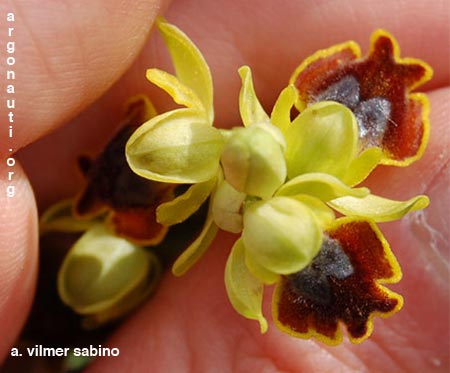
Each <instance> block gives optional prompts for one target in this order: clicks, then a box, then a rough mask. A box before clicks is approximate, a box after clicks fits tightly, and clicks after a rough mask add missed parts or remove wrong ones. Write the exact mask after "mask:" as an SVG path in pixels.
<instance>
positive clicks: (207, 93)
mask: <svg viewBox="0 0 450 373" xmlns="http://www.w3.org/2000/svg"><path fill="white" fill-rule="evenodd" d="M156 24H157V26H158V29H159V31H160V32H161V35H162V37H163V39H164V41H165V44H166V46H167V48H168V49H169V52H170V55H171V56H172V62H173V64H174V66H175V71H176V75H177V77H178V79H179V80H180V82H181V83H182V84H184V85H185V86H186V87H189V88H190V89H192V90H193V91H194V92H195V93H196V95H197V97H198V98H199V99H200V101H201V103H202V105H203V108H204V112H205V113H206V117H207V121H208V123H209V124H212V123H213V119H214V111H213V84H212V79H211V72H210V70H209V67H208V64H207V63H206V61H205V59H204V57H203V56H202V54H201V52H200V51H199V49H198V48H197V47H196V46H195V44H194V43H193V42H192V41H191V40H190V39H189V37H188V36H187V35H186V34H185V33H183V32H182V31H181V30H180V29H179V28H177V27H176V26H174V25H171V24H169V23H167V22H166V21H165V20H164V19H163V18H158V19H157V21H156Z"/></svg>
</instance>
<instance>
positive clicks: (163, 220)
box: [156, 177, 217, 227]
mask: <svg viewBox="0 0 450 373" xmlns="http://www.w3.org/2000/svg"><path fill="white" fill-rule="evenodd" d="M216 182H217V180H216V178H215V177H214V178H212V179H210V180H207V181H205V182H203V183H197V184H193V185H191V186H190V187H189V188H188V190H187V191H186V192H184V193H183V194H182V195H180V196H178V197H176V198H175V199H173V200H172V201H169V202H165V203H162V204H161V205H159V206H158V208H157V209H156V216H157V220H158V223H160V224H162V225H164V226H166V227H170V226H171V225H174V224H178V223H181V222H183V221H185V220H186V219H187V218H189V217H190V216H191V215H192V214H193V213H194V212H196V211H197V210H198V209H199V208H200V206H201V205H202V204H203V203H204V202H205V201H206V199H207V198H208V197H209V195H210V194H211V191H212V190H213V188H214V186H215V185H216Z"/></svg>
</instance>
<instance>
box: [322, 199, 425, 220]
mask: <svg viewBox="0 0 450 373" xmlns="http://www.w3.org/2000/svg"><path fill="white" fill-rule="evenodd" d="M328 204H329V205H330V206H331V207H332V208H334V209H335V210H337V211H339V212H340V213H341V214H344V215H348V216H361V217H367V218H370V219H372V220H373V221H375V222H383V221H391V220H397V219H400V218H401V217H403V216H404V215H406V214H407V213H408V212H410V211H416V210H421V209H424V208H425V207H427V206H428V204H429V199H428V197H427V196H416V197H414V198H411V199H409V200H407V201H395V200H391V199H387V198H382V197H378V196H375V195H373V194H369V195H368V196H366V197H364V198H354V197H350V196H349V197H341V198H337V199H335V200H332V201H329V202H328Z"/></svg>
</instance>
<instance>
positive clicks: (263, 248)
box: [242, 197, 322, 275]
mask: <svg viewBox="0 0 450 373" xmlns="http://www.w3.org/2000/svg"><path fill="white" fill-rule="evenodd" d="M242 239H243V243H244V245H245V248H246V252H247V255H249V256H251V260H252V261H253V262H255V263H256V264H258V265H259V266H260V267H264V268H265V269H267V270H268V271H270V272H273V273H276V274H283V275H287V274H291V273H295V272H298V271H300V270H302V269H303V268H304V267H305V266H307V265H308V264H309V263H310V262H311V260H312V259H313V258H314V256H315V255H316V254H317V253H318V251H319V248H320V245H321V243H322V229H321V228H320V225H319V223H318V221H317V219H316V217H315V216H314V213H313V212H312V211H311V209H310V208H309V207H308V206H306V205H305V204H303V203H302V202H300V201H298V200H296V199H293V198H289V197H274V198H272V199H270V200H269V201H258V202H254V203H252V204H250V205H249V206H248V207H247V209H246V210H245V212H244V230H243V233H242Z"/></svg>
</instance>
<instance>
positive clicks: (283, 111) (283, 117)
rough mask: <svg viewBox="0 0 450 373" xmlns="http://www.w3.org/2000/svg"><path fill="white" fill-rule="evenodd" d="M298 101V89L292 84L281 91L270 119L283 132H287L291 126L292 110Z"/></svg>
mask: <svg viewBox="0 0 450 373" xmlns="http://www.w3.org/2000/svg"><path fill="white" fill-rule="evenodd" d="M296 100H297V89H296V88H295V87H294V86H293V85H292V84H289V85H288V86H287V87H286V88H285V89H283V90H282V91H281V93H280V96H278V99H277V101H276V102H275V105H274V107H273V110H272V114H271V115H270V119H271V121H272V123H273V124H274V125H275V126H277V127H278V128H279V129H280V130H281V132H284V131H286V129H287V128H288V127H289V125H290V124H291V109H292V107H293V106H294V103H295V101H296Z"/></svg>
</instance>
